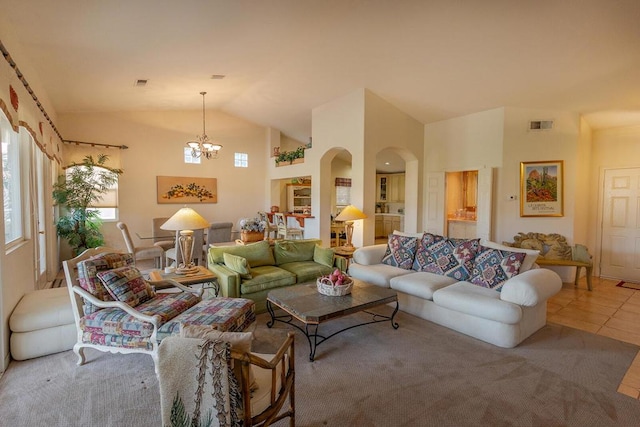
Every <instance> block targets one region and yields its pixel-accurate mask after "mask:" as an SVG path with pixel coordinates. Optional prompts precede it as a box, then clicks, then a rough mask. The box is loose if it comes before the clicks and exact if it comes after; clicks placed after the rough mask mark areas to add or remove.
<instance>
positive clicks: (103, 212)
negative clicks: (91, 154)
mask: <svg viewBox="0 0 640 427" xmlns="http://www.w3.org/2000/svg"><path fill="white" fill-rule="evenodd" d="M75 168H84V166H71V167H69V168H67V170H66V171H65V174H66V176H67V181H68V180H69V179H70V178H69V176H70V175H71V174H72V173H73V169H75ZM105 173H109V170H108V169H105V168H101V167H99V166H94V167H93V178H92V180H100V179H99V177H100V175H101V174H105ZM91 208H92V209H93V210H95V211H97V212H98V216H99V217H100V219H101V220H103V221H115V220H116V219H118V181H117V177H116V182H115V183H114V184H113V185H112V186H110V187H109V189H108V190H107V192H106V193H105V194H104V195H103V196H102V199H100V200H99V201H98V202H96V203H94V204H93V205H92V206H91Z"/></svg>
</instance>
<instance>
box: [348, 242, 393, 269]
mask: <svg viewBox="0 0 640 427" xmlns="http://www.w3.org/2000/svg"><path fill="white" fill-rule="evenodd" d="M386 250H387V244H386V243H382V244H380V245H371V246H363V247H361V248H358V249H356V251H355V252H354V253H353V261H354V262H355V263H356V264H360V265H374V264H380V263H381V262H382V257H384V253H385V252H386Z"/></svg>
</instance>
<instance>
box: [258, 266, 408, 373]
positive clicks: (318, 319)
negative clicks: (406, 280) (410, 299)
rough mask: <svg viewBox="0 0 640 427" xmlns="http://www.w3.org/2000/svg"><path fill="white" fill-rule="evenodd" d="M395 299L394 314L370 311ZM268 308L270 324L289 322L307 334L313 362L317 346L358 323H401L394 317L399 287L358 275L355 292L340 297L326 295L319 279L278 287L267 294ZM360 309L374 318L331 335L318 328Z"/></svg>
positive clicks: (393, 324) (354, 286)
mask: <svg viewBox="0 0 640 427" xmlns="http://www.w3.org/2000/svg"><path fill="white" fill-rule="evenodd" d="M393 302H395V303H396V304H395V309H394V310H393V313H392V314H391V315H390V316H385V315H382V314H378V313H372V312H370V311H368V310H369V309H370V308H373V307H377V306H381V305H385V304H389V303H393ZM274 306H275V308H280V309H281V310H282V311H284V312H285V314H284V315H278V316H277V315H276V313H275V309H274ZM267 310H268V311H269V315H270V316H271V320H269V322H267V326H268V327H269V328H271V327H272V326H273V325H274V324H275V322H276V321H279V322H283V323H288V324H290V325H292V326H294V327H296V328H298V329H299V330H300V331H301V332H302V333H303V334H304V335H305V336H306V337H307V340H308V341H309V350H310V352H309V360H311V361H312V362H313V360H314V359H315V355H316V347H318V346H319V345H320V344H321V343H323V342H325V341H326V340H328V339H329V338H331V337H333V336H335V335H338V334H339V333H340V332H344V331H347V330H349V329H353V328H356V327H358V326H364V325H369V324H371V323H380V322H386V321H390V322H391V326H392V327H393V328H394V329H398V327H399V326H400V325H398V323H397V322H395V321H394V317H395V315H396V313H397V312H398V295H397V293H396V291H394V290H392V289H388V288H381V287H379V286H376V285H371V284H369V283H366V282H363V281H361V280H356V279H354V284H353V288H352V290H351V293H350V294H349V295H345V296H339V297H333V296H327V295H322V294H321V293H319V292H318V290H317V286H316V283H315V282H313V283H307V284H301V285H295V286H287V287H284V288H279V289H274V290H272V291H270V292H269V294H268V296H267ZM359 312H364V313H367V314H370V315H371V316H372V319H371V320H370V321H368V322H362V323H358V324H355V325H352V326H349V327H346V328H343V329H340V330H339V331H336V332H333V333H332V334H330V335H322V334H321V333H319V332H318V328H319V326H320V324H321V323H324V322H327V321H329V320H331V319H337V318H339V317H344V316H348V315H350V314H354V313H359ZM294 319H296V320H298V321H299V322H301V323H302V324H303V325H304V327H301V326H299V325H298V324H296V323H294Z"/></svg>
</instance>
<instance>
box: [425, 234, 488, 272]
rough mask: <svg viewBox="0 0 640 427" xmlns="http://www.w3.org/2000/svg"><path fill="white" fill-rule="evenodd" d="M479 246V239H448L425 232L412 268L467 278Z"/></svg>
mask: <svg viewBox="0 0 640 427" xmlns="http://www.w3.org/2000/svg"><path fill="white" fill-rule="evenodd" d="M479 247H480V239H471V240H465V239H450V238H448V237H444V236H438V235H435V234H431V233H425V234H424V235H423V236H422V240H420V242H419V243H418V249H417V251H416V256H415V260H414V262H413V269H414V270H416V271H426V272H429V273H436V274H440V275H443V276H449V277H452V278H454V279H456V280H467V279H469V277H471V270H472V269H473V260H474V258H475V257H476V254H477V252H478V248H479Z"/></svg>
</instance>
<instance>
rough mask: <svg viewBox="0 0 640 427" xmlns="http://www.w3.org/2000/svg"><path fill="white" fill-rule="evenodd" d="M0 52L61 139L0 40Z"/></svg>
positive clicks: (60, 136)
mask: <svg viewBox="0 0 640 427" xmlns="http://www.w3.org/2000/svg"><path fill="white" fill-rule="evenodd" d="M0 52H2V56H4V59H6V60H7V62H8V63H9V65H10V66H11V68H13V69H14V71H15V72H16V76H18V79H20V81H21V82H22V85H23V86H24V87H25V89H27V92H29V95H31V98H33V100H34V101H35V103H36V105H37V106H38V108H39V109H40V112H41V113H42V114H43V115H44V117H45V119H47V122H49V124H50V125H51V127H52V128H53V131H54V132H55V133H56V135H58V137H59V138H60V139H62V135H60V132H58V128H56V125H54V124H53V120H51V118H50V117H49V114H47V112H46V111H45V109H44V106H43V105H42V103H41V102H40V100H39V99H38V97H37V96H36V94H35V92H34V91H33V89H31V86H29V82H27V79H26V78H25V77H24V75H23V74H22V71H20V69H18V64H16V62H15V61H14V60H13V58H11V55H10V54H9V51H8V50H7V48H6V47H4V44H2V40H0Z"/></svg>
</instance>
